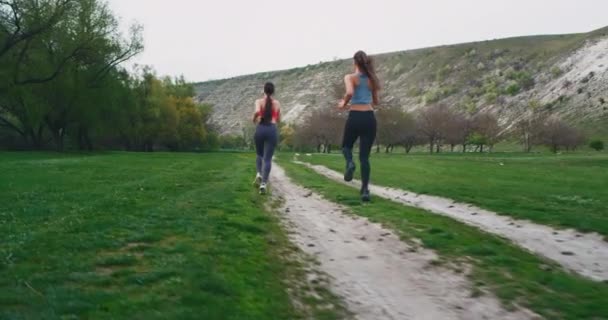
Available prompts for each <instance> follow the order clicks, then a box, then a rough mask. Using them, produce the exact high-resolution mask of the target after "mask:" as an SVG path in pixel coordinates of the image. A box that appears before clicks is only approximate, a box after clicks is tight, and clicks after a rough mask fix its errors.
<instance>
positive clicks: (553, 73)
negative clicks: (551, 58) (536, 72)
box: [551, 66, 564, 78]
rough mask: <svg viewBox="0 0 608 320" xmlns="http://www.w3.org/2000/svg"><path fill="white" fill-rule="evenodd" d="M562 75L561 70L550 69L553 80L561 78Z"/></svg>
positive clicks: (555, 67) (556, 68)
mask: <svg viewBox="0 0 608 320" xmlns="http://www.w3.org/2000/svg"><path fill="white" fill-rule="evenodd" d="M563 73H564V71H562V69H561V68H560V67H558V66H554V67H553V68H551V75H553V77H554V78H557V77H559V76H561V75H562V74H563Z"/></svg>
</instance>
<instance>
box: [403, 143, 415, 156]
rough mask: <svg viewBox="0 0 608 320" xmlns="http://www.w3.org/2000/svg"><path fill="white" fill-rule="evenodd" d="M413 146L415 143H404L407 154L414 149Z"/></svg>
mask: <svg viewBox="0 0 608 320" xmlns="http://www.w3.org/2000/svg"><path fill="white" fill-rule="evenodd" d="M413 146H414V145H413V144H409V143H405V144H404V145H403V148H405V153H406V154H408V153H410V151H412V147H413Z"/></svg>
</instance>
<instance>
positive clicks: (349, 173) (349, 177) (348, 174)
mask: <svg viewBox="0 0 608 320" xmlns="http://www.w3.org/2000/svg"><path fill="white" fill-rule="evenodd" d="M356 169H357V167H356V166H355V163H354V162H352V161H351V162H348V163H347V164H346V170H345V171H344V181H346V182H351V181H353V175H354V174H355V170H356Z"/></svg>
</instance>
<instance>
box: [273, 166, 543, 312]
mask: <svg viewBox="0 0 608 320" xmlns="http://www.w3.org/2000/svg"><path fill="white" fill-rule="evenodd" d="M272 187H273V193H274V194H275V195H276V196H279V197H281V198H282V199H283V208H282V209H281V210H282V212H283V213H284V214H282V215H283V217H284V219H285V220H286V222H287V225H288V227H289V228H290V229H291V230H290V231H291V239H292V241H293V242H294V243H296V244H297V245H298V246H299V247H300V248H301V249H302V250H304V251H305V252H306V253H308V254H310V255H313V256H315V257H316V259H317V260H318V261H319V263H320V265H319V269H320V270H321V271H323V272H324V273H326V274H328V275H329V276H330V277H331V278H332V281H331V283H332V284H331V286H332V287H331V289H332V291H334V293H336V294H338V295H339V296H341V297H342V298H343V299H344V300H345V302H346V304H347V307H348V309H349V310H350V311H351V312H353V313H354V314H355V316H356V318H357V319H361V320H367V319H369V320H382V319H467V320H470V319H530V318H533V317H532V316H531V314H530V313H528V312H524V311H518V312H507V311H505V310H503V309H502V308H501V306H500V304H499V302H498V301H497V300H496V299H494V298H493V297H491V296H490V295H488V294H486V295H483V296H482V297H478V298H472V297H471V290H470V283H469V282H468V281H467V279H466V276H465V275H464V274H462V273H460V274H458V273H456V272H454V271H451V270H448V269H446V268H442V267H436V266H432V261H434V260H435V259H436V258H437V257H436V256H435V254H434V253H433V252H432V251H429V250H425V249H422V248H414V247H412V246H409V245H407V244H406V243H404V242H402V241H400V240H399V238H398V237H397V236H396V235H393V234H392V233H391V232H390V231H388V230H387V229H384V228H382V227H381V226H380V225H378V224H373V223H370V222H369V221H367V220H366V219H364V218H357V217H354V216H349V215H346V214H344V213H343V208H341V207H340V206H338V205H337V204H334V203H332V202H329V201H327V200H324V199H323V198H321V197H320V196H318V195H317V194H314V193H312V192H310V191H309V190H307V189H304V188H302V187H300V186H297V185H295V184H294V183H292V182H291V181H290V179H289V178H288V177H287V176H286V175H285V172H284V170H283V169H282V168H281V167H279V166H275V167H274V168H273V177H272Z"/></svg>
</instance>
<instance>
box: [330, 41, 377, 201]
mask: <svg viewBox="0 0 608 320" xmlns="http://www.w3.org/2000/svg"><path fill="white" fill-rule="evenodd" d="M354 67H355V73H353V74H348V75H346V76H345V77H344V83H345V85H346V95H345V96H344V98H343V99H342V100H340V102H339V104H338V109H340V110H345V109H349V110H350V111H349V113H348V120H347V121H346V125H345V127H344V139H343V140H342V153H343V154H344V158H345V159H346V170H345V172H344V180H345V181H352V180H353V175H354V173H355V170H356V166H355V163H354V162H353V146H354V145H355V141H356V140H357V138H359V144H360V146H359V162H360V163H361V180H362V185H361V200H363V201H364V202H368V201H370V194H369V176H370V171H371V168H370V164H369V154H370V152H371V149H372V145H373V144H374V140H375V139H376V117H375V116H374V108H373V107H374V106H377V105H378V104H379V101H378V91H379V90H380V81H379V80H378V77H377V76H376V71H375V69H374V65H373V62H372V59H371V58H370V57H369V56H367V54H365V52H363V51H358V52H357V53H355V56H354ZM349 103H350V106H349Z"/></svg>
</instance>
